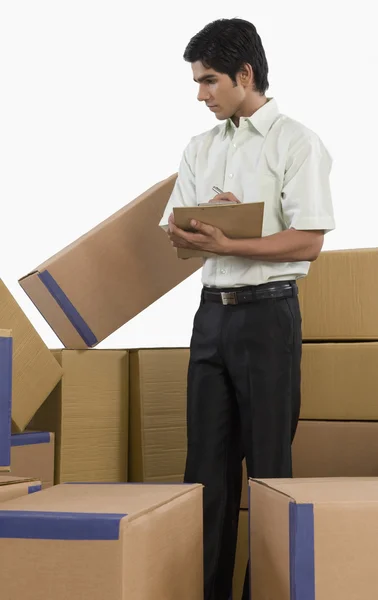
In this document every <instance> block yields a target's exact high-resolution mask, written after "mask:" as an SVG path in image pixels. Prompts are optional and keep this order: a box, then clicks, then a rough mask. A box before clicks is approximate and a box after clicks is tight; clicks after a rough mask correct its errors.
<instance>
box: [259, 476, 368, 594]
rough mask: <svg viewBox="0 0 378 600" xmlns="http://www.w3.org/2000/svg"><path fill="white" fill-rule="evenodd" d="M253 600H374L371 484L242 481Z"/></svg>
mask: <svg viewBox="0 0 378 600" xmlns="http://www.w3.org/2000/svg"><path fill="white" fill-rule="evenodd" d="M250 494H251V504H252V505H253V510H252V511H251V513H250V545H251V546H250V547H251V550H250V556H251V587H252V589H251V596H252V598H253V600H268V599H271V598H274V599H275V598H279V599H280V600H293V598H297V599H298V600H328V599H330V598H332V599H333V600H356V599H357V598H358V599H359V598H361V599H362V598H369V599H370V598H371V599H373V598H377V597H378V572H377V523H378V479H377V478H372V479H365V480H364V479H363V478H357V479H353V478H340V479H337V478H336V479H333V478H325V479H294V480H277V479H276V480H274V479H273V480H272V479H271V480H255V481H252V482H250Z"/></svg>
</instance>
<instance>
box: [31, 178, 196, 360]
mask: <svg viewBox="0 0 378 600" xmlns="http://www.w3.org/2000/svg"><path fill="white" fill-rule="evenodd" d="M175 181H176V175H174V176H172V177H170V178H168V179H166V180H165V181H163V182H161V183H159V184H157V185H156V186H154V187H153V188H151V189H149V190H147V191H146V192H145V193H144V194H142V195H141V196H139V197H138V198H137V199H136V200H134V201H133V202H130V203H129V204H127V205H126V206H125V207H124V208H122V209H121V210H120V211H118V212H117V213H115V214H114V215H112V216H111V217H109V218H108V219H107V220H105V221H104V222H103V223H100V225H98V226H97V227H95V228H94V229H92V230H91V231H89V232H88V233H87V234H85V235H84V236H82V237H80V238H79V239H78V240H76V242H74V243H73V244H71V245H69V246H68V247H67V248H64V249H63V250H62V251H61V252H59V253H58V254H56V255H54V256H53V257H51V258H50V259H49V260H47V261H46V262H45V263H43V264H42V265H40V266H39V267H38V268H37V269H36V270H35V271H34V272H33V273H31V274H30V275H28V276H26V277H24V278H22V279H21V280H20V284H21V286H22V287H23V289H24V290H25V292H26V293H27V294H28V295H29V297H30V298H31V300H32V301H33V302H34V304H35V305H36V306H37V308H38V309H39V311H40V312H41V313H42V315H43V316H44V317H45V319H46V320H47V322H48V323H49V324H50V326H51V327H52V329H53V330H54V331H55V333H56V335H57V336H58V337H59V339H60V340H61V341H62V343H63V345H64V346H65V347H66V348H74V349H79V348H86V347H88V346H90V347H93V346H95V345H96V344H97V343H99V342H100V341H102V340H103V339H105V338H106V337H108V336H109V335H110V334H111V333H113V332H114V331H116V330H117V329H118V328H119V327H121V326H122V325H124V324H125V323H126V322H127V321H129V320H130V319H132V318H133V317H135V315H137V314H138V313H140V312H141V311H142V310H144V309H145V308H147V307H148V306H149V305H150V304H152V303H153V302H155V301H156V300H158V299H159V298H160V297H161V296H163V295H164V294H166V293H167V292H169V291H170V290H171V289H172V288H174V287H175V286H176V285H178V284H179V283H181V282H182V281H183V280H184V279H186V278H187V277H189V275H191V274H193V273H194V272H195V271H197V270H198V269H199V268H200V267H201V265H202V260H201V259H195V260H191V261H181V260H178V259H177V256H176V253H175V251H174V249H173V248H172V246H171V244H170V241H169V239H168V236H167V234H166V233H165V231H163V229H162V228H161V227H159V222H160V220H161V217H162V215H163V212H164V209H165V206H166V203H167V201H168V199H169V196H170V194H171V192H172V189H173V186H174V183H175ZM54 298H56V300H57V301H56V300H55V299H54Z"/></svg>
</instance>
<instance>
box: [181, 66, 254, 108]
mask: <svg viewBox="0 0 378 600" xmlns="http://www.w3.org/2000/svg"><path fill="white" fill-rule="evenodd" d="M192 71H193V79H194V81H195V82H196V83H198V85H199V90H198V96H197V98H198V100H199V101H200V102H205V103H206V106H208V107H209V109H210V110H211V111H212V112H213V113H214V114H215V116H216V118H217V119H219V120H224V119H229V118H231V117H233V116H234V115H237V113H238V111H239V110H240V108H241V104H242V102H243V100H244V99H245V88H244V87H243V86H242V85H241V84H240V82H239V80H238V78H237V85H235V84H234V82H233V81H232V79H231V78H230V77H229V76H228V75H226V74H224V73H218V72H217V71H214V69H206V68H205V67H204V66H203V64H202V63H201V62H200V61H197V62H195V63H193V64H192Z"/></svg>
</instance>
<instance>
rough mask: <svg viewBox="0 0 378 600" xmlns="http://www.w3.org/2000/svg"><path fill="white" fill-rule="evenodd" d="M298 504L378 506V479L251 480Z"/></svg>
mask: <svg viewBox="0 0 378 600" xmlns="http://www.w3.org/2000/svg"><path fill="white" fill-rule="evenodd" d="M251 482H252V485H253V484H254V483H258V484H261V485H264V486H266V487H269V488H270V489H272V490H274V491H276V492H278V493H280V494H283V495H285V496H287V497H288V498H290V499H291V500H292V501H293V502H296V503H297V504H306V503H311V504H331V503H337V504H342V503H350V502H353V503H358V502H363V503H366V502H374V503H377V505H378V477H357V478H355V477H324V478H323V477H316V478H303V479H292V480H289V479H283V480H279V479H270V480H268V479H265V480H264V479H252V480H251Z"/></svg>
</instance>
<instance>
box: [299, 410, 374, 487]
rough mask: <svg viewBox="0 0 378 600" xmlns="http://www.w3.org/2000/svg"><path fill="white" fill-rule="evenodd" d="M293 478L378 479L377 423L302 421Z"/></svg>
mask: <svg viewBox="0 0 378 600" xmlns="http://www.w3.org/2000/svg"><path fill="white" fill-rule="evenodd" d="M293 463H294V464H293V470H294V473H293V474H294V477H378V423H361V422H348V421H344V422H333V421H301V422H300V426H299V427H298V430H297V433H296V436H295V439H294V443H293Z"/></svg>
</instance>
